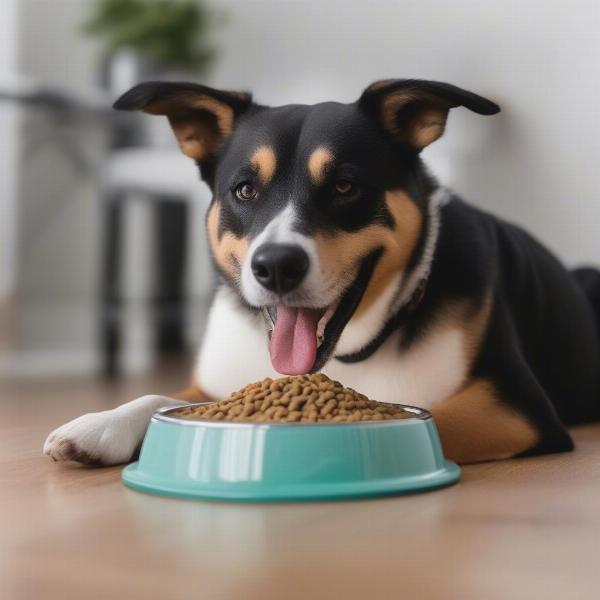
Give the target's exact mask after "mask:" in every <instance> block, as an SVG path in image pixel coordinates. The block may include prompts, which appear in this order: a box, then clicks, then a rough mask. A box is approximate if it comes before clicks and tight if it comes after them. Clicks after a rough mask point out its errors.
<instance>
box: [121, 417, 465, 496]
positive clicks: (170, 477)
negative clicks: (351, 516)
mask: <svg viewBox="0 0 600 600" xmlns="http://www.w3.org/2000/svg"><path fill="white" fill-rule="evenodd" d="M402 407H403V408H404V409H406V410H407V411H409V412H411V413H413V414H414V418H408V419H398V420H389V421H366V422H356V423H331V424H330V423H315V424H305V423H268V424H265V423H256V424H255V423H238V422H224V421H201V420H189V419H181V418H178V417H176V416H174V415H173V413H174V411H176V410H177V408H167V409H161V410H159V411H157V412H156V413H155V414H154V415H153V417H152V420H151V423H150V426H149V428H148V431H147V433H146V437H145V439H144V443H143V445H142V449H141V453H140V459H139V461H138V462H136V463H133V464H131V465H129V466H127V467H126V468H125V469H124V470H123V481H124V483H125V484H126V485H127V486H129V487H131V488H133V489H136V490H139V491H143V492H150V493H154V494H159V495H163V496H175V497H180V498H203V499H214V500H238V501H244V500H245V501H267V500H272V501H273V500H319V499H328V498H357V497H362V496H381V495H392V494H405V493H411V492H417V491H423V490H429V489H433V488H438V487H442V486H446V485H450V484H452V483H455V482H456V481H458V479H459V477H460V469H459V468H458V466H457V465H455V464H454V463H452V462H449V461H447V460H445V459H444V455H443V453H442V448H441V445H440V440H439V436H438V433H437V429H436V427H435V424H434V422H433V419H432V418H431V415H430V414H429V413H428V412H427V411H425V410H423V409H420V408H415V407H412V406H402Z"/></svg>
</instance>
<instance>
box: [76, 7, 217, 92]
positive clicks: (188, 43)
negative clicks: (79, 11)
mask: <svg viewBox="0 0 600 600" xmlns="http://www.w3.org/2000/svg"><path fill="white" fill-rule="evenodd" d="M212 22H213V13H212V12H211V11H210V10H209V9H208V8H207V7H206V5H205V4H204V3H203V2H202V1H201V0H95V2H94V3H93V6H92V11H91V14H90V16H89V18H88V20H87V22H86V23H85V25H84V28H85V31H86V32H87V33H88V34H90V35H93V36H95V37H96V38H98V39H99V40H100V41H101V44H102V46H103V50H104V52H103V54H104V62H105V68H104V77H103V79H104V82H105V84H106V87H108V89H109V90H110V91H111V92H113V93H114V94H115V95H116V94H119V93H122V92H123V91H124V90H125V89H126V88H127V87H129V86H130V85H132V84H133V83H135V82H137V81H140V80H143V79H151V78H158V77H169V75H170V76H173V75H175V74H193V75H195V76H196V77H198V76H204V75H206V73H207V71H208V68H209V67H210V65H211V63H212V61H213V58H214V50H213V48H212V46H211V44H210V42H209V41H208V39H207V38H208V32H209V28H210V26H211V24H212ZM127 80H129V81H127Z"/></svg>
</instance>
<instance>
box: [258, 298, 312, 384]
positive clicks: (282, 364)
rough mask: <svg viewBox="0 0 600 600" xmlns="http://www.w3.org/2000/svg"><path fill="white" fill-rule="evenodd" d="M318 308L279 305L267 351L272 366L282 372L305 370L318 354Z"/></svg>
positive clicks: (298, 372)
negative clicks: (269, 354)
mask: <svg viewBox="0 0 600 600" xmlns="http://www.w3.org/2000/svg"><path fill="white" fill-rule="evenodd" d="M321 312H322V311H319V310H312V309H310V308H294V307H292V306H278V307H277V318H276V319H275V328H274V329H273V334H272V335H271V343H270V344H269V352H270V353H271V363H272V365H273V368H274V369H275V370H276V371H277V372H279V373H282V374H284V375H304V374H305V373H308V372H309V371H310V370H311V368H312V366H313V364H314V363H315V358H316V357H317V323H318V322H319V319H320V318H321Z"/></svg>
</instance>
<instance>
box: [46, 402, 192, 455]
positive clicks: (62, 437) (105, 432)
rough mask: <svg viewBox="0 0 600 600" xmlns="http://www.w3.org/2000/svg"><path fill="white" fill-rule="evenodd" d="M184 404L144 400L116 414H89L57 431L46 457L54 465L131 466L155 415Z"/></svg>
mask: <svg viewBox="0 0 600 600" xmlns="http://www.w3.org/2000/svg"><path fill="white" fill-rule="evenodd" d="M172 404H182V402H178V401H174V400H172V399H170V398H165V397H164V396H143V397H141V398H138V399H137V400H133V401H132V402H129V403H127V404H123V405H122V406H119V407H118V408H115V409H113V410H105V411H102V412H96V413H89V414H87V415H82V416H81V417H78V418H77V419H74V420H73V421H69V422H68V423H66V424H65V425H62V426H61V427H59V428H58V429H55V430H54V431H53V432H52V433H51V434H50V435H49V436H48V438H47V439H46V442H45V443H44V454H46V455H47V456H49V457H50V458H52V460H55V461H68V460H74V461H77V462H80V463H84V464H97V465H118V464H122V463H126V462H129V461H130V460H131V459H132V458H133V456H134V454H135V452H136V451H137V449H138V448H139V446H140V444H141V443H142V439H143V438H144V434H145V432H146V428H147V427H148V423H149V421H150V417H151V416H152V413H153V412H154V411H155V410H156V409H157V408H160V407H161V406H169V405H172Z"/></svg>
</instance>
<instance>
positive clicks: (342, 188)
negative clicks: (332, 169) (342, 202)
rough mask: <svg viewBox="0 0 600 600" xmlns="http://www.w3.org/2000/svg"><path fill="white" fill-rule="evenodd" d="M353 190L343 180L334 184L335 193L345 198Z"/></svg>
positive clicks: (349, 184) (350, 185) (348, 183)
mask: <svg viewBox="0 0 600 600" xmlns="http://www.w3.org/2000/svg"><path fill="white" fill-rule="evenodd" d="M353 190H354V187H353V186H352V184H351V183H350V182H349V181H344V180H343V179H342V180H340V181H336V182H335V192H336V194H339V195H340V196H346V195H347V194H350V193H351V192H352V191H353Z"/></svg>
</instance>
